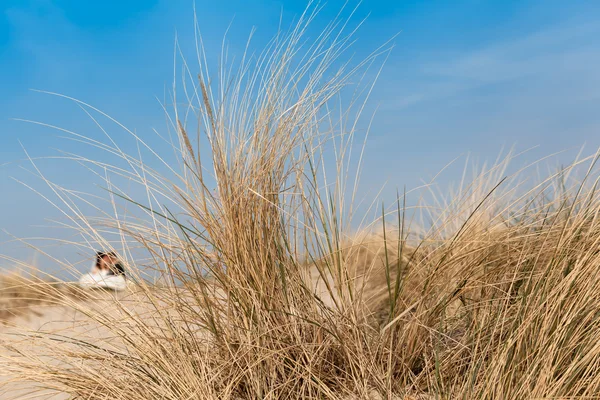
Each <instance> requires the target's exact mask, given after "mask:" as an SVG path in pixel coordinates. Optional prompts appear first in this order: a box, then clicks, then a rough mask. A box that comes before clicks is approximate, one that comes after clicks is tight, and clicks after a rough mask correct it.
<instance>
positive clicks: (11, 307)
mask: <svg viewBox="0 0 600 400" xmlns="http://www.w3.org/2000/svg"><path fill="white" fill-rule="evenodd" d="M85 295H86V293H85V292H82V291H80V290H77V288H76V287H73V286H71V285H68V284H65V283H63V282H59V281H50V280H45V279H42V278H39V277H38V276H37V275H35V274H32V273H31V272H29V273H25V272H23V271H14V272H10V273H5V274H3V275H0V324H6V323H8V322H9V321H10V320H12V319H13V318H15V317H23V316H25V317H30V318H35V317H40V316H41V312H40V310H41V307H39V306H48V305H53V304H54V305H61V304H63V301H64V298H73V299H83V298H84V297H85Z"/></svg>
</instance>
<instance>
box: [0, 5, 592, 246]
mask: <svg viewBox="0 0 600 400" xmlns="http://www.w3.org/2000/svg"><path fill="white" fill-rule="evenodd" d="M342 4H343V3H342V2H339V1H330V2H328V3H327V4H326V6H325V9H324V11H323V12H322V13H321V14H320V16H319V17H318V18H317V21H316V25H317V26H318V25H319V24H324V23H326V22H327V21H328V20H329V19H330V18H331V17H332V16H333V15H335V14H336V12H337V10H338V9H339V7H340V6H341V5H342ZM304 6H305V2H303V1H276V0H245V1H244V0H234V1H227V2H215V1H201V0H197V1H196V9H197V14H198V19H199V23H200V28H201V30H202V34H203V36H204V39H205V41H206V44H207V48H208V50H209V52H210V51H217V50H218V49H219V48H220V46H221V40H222V37H223V34H224V33H225V31H226V29H227V27H228V26H230V25H231V29H230V31H229V33H228V37H229V40H230V43H231V51H233V52H235V51H241V50H242V48H243V45H244V44H245V42H246V38H247V36H248V33H249V32H250V30H251V28H252V27H253V26H254V27H256V28H257V37H256V42H257V43H258V44H260V43H264V41H265V40H267V39H268V38H269V37H270V36H271V35H272V34H273V33H274V32H275V29H276V27H277V24H278V21H279V18H280V15H283V20H284V21H287V22H289V21H291V20H292V18H293V17H294V16H295V15H298V14H299V13H300V12H301V11H302V10H303V9H304ZM192 8H193V2H192V1H191V0H185V1H179V0H171V1H167V0H144V1H138V0H129V1H113V0H105V1H79V0H2V2H1V3H0V192H1V193H2V196H0V210H1V211H0V229H3V230H7V231H9V232H10V233H11V234H14V235H16V236H19V237H29V236H44V235H46V234H47V228H44V227H40V226H42V225H48V224H49V223H48V222H46V221H45V220H46V219H48V218H50V219H52V218H56V217H58V214H57V213H56V212H55V211H54V210H53V209H52V207H51V206H50V205H48V204H47V203H45V202H44V200H43V199H41V198H40V197H39V196H37V195H35V194H33V193H32V192H31V191H30V190H28V189H26V188H25V187H23V186H22V185H20V184H18V183H17V182H15V181H14V180H13V179H12V178H16V179H18V180H24V181H27V182H28V183H32V184H34V185H40V186H41V184H40V183H39V182H37V181H36V179H35V178H34V177H32V176H31V175H30V174H29V173H27V172H26V171H25V170H24V169H23V168H22V167H27V163H26V162H23V161H22V160H23V159H24V155H25V153H24V150H23V148H24V149H25V150H27V152H28V153H29V154H30V155H31V156H32V157H45V156H52V155H56V154H57V153H56V150H55V149H57V148H59V149H65V150H73V151H77V150H78V148H77V145H76V144H74V143H69V142H65V141H64V140H62V139H60V138H59V137H58V136H60V135H59V134H58V133H57V132H55V131H53V130H50V129H48V128H43V127H39V126H34V125H31V124H27V123H23V122H19V121H15V120H14V119H19V118H22V119H28V120H36V121H41V122H45V123H49V124H54V125H58V126H61V127H65V128H67V129H74V130H77V131H80V132H82V133H86V130H87V129H91V127H92V125H90V121H89V119H88V118H87V117H86V115H85V114H84V113H82V112H81V110H79V109H78V108H77V107H76V106H74V105H73V104H72V103H70V102H68V101H65V100H61V99H58V98H56V97H52V96H48V95H44V94H40V93H37V92H33V91H31V90H30V89H39V90H47V91H54V92H59V93H62V94H65V95H69V96H73V97H76V98H78V99H80V100H82V101H85V102H87V103H90V104H92V105H94V106H97V107H98V108H100V109H102V110H103V111H105V112H106V113H108V114H110V115H111V116H113V117H114V118H116V119H118V120H119V121H120V122H122V123H123V124H125V125H127V126H128V127H129V128H131V129H135V130H136V132H138V133H140V134H141V135H146V134H147V135H149V136H150V135H153V134H152V131H151V129H152V128H156V129H157V130H159V131H160V130H161V129H163V128H164V115H163V113H162V109H161V106H160V102H159V101H158V100H157V98H158V99H163V98H164V97H165V93H166V91H167V90H168V88H169V87H170V85H171V82H172V79H173V48H174V39H175V34H176V32H177V34H178V36H179V39H180V41H181V43H182V47H183V49H184V51H188V55H190V56H192V55H193V53H192V52H191V48H192V44H193V15H192ZM282 9H283V14H282ZM367 14H369V18H368V19H367V21H366V23H365V24H364V26H363V27H362V29H361V30H360V31H359V33H358V39H359V40H358V42H357V43H356V45H355V46H356V47H355V51H356V52H357V54H358V55H359V56H360V55H366V54H368V53H369V52H370V51H371V50H373V49H374V48H376V47H377V46H379V45H380V44H382V43H383V42H385V41H386V40H387V39H388V38H390V37H392V36H393V35H395V34H397V33H399V35H398V36H397V38H396V39H395V40H394V43H395V48H394V50H393V52H392V54H391V56H390V58H389V60H388V61H387V64H386V66H385V68H384V70H383V73H382V75H381V77H380V79H379V83H378V85H377V86H376V88H375V90H374V92H373V94H372V97H371V102H370V106H371V108H372V109H374V108H375V107H377V109H378V111H377V114H376V117H375V122H374V124H373V126H372V131H371V136H370V139H369V142H368V144H367V148H366V150H367V153H366V159H365V165H366V166H365V169H364V172H363V182H366V183H365V186H364V188H365V190H374V189H376V188H378V187H380V186H381V185H383V184H384V183H386V182H387V188H388V190H389V193H393V192H395V190H396V187H400V188H401V187H403V186H404V185H407V187H409V188H410V187H415V186H417V185H418V184H419V183H420V179H428V178H429V177H431V176H433V175H434V174H435V173H437V172H438V171H439V170H440V169H441V168H442V167H443V166H444V165H446V163H448V162H449V161H451V160H452V159H454V158H456V157H457V156H460V155H464V154H466V153H470V154H471V155H472V156H473V157H474V158H477V159H479V160H490V161H493V160H494V159H495V158H496V156H497V155H498V153H499V152H500V150H501V148H502V147H505V148H506V147H510V146H513V145H514V146H515V147H516V149H517V150H525V149H527V148H530V147H532V146H539V147H537V148H535V149H534V150H532V151H530V152H529V153H527V154H526V155H525V156H524V157H525V158H524V159H523V163H525V162H527V161H532V160H535V159H538V158H540V157H542V156H545V155H548V154H551V153H554V152H557V151H561V150H568V151H567V152H566V153H565V154H563V155H561V156H559V158H558V159H557V161H556V162H557V163H558V162H568V161H569V160H570V159H571V158H572V157H573V156H574V154H575V153H576V152H577V150H579V148H580V147H581V146H583V145H586V148H587V150H588V152H593V151H595V150H596V149H597V148H598V147H600V130H599V128H600V112H598V110H599V106H600V68H598V66H599V65H600V40H598V38H599V37H600V3H598V2H596V1H568V2H565V1H555V0H544V1H528V0H524V1H512V0H506V1H480V0H456V1H433V0H430V1H381V0H378V1H375V0H365V1H363V2H362V5H361V6H360V8H359V11H358V12H357V14H356V16H355V19H356V21H358V20H360V19H361V18H364V17H365V16H366V15H367ZM86 151H88V150H86ZM89 155H90V157H92V158H94V154H89ZM40 166H42V167H43V169H44V171H45V172H46V173H48V175H49V176H51V177H53V178H56V179H57V180H59V181H60V183H63V184H65V185H67V186H73V187H75V186H76V187H78V188H82V189H83V190H85V189H86V188H87V187H88V186H89V185H90V182H88V181H87V180H86V175H85V174H84V173H82V172H80V171H79V170H78V169H77V168H72V165H71V166H70V167H69V164H65V163H61V162H60V161H53V160H42V161H40ZM452 178H453V176H452V175H450V176H449V177H448V178H447V179H452ZM53 235H54V234H53ZM6 240H8V236H6V235H5V234H4V233H0V253H3V254H9V255H15V256H18V257H22V256H24V255H26V254H27V252H26V251H25V250H23V249H20V248H19V246H16V245H15V244H14V243H13V242H7V241H6ZM69 251H70V250H68V249H64V248H62V249H57V250H55V252H56V255H57V256H59V257H62V256H63V254H64V255H65V257H66V255H68V254H69ZM71 256H72V257H75V256H73V255H72V254H71Z"/></svg>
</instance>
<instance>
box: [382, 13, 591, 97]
mask: <svg viewBox="0 0 600 400" xmlns="http://www.w3.org/2000/svg"><path fill="white" fill-rule="evenodd" d="M599 34H600V26H599V25H598V24H591V23H586V24H577V23H573V24H569V25H568V26H561V27H553V28H549V29H546V30H543V31H540V32H535V33H532V34H529V35H528V36H525V37H522V38H517V39H513V40H509V41H505V42H501V43H493V44H490V45H488V46H486V47H483V48H480V49H475V50H473V51H470V52H467V53H461V54H456V55H453V56H440V57H439V58H438V57H437V56H436V55H435V54H430V55H429V56H428V57H427V58H428V60H427V61H425V62H424V63H422V64H421V65H420V67H419V68H418V70H416V71H414V76H410V78H411V80H410V81H408V80H407V81H404V82H400V84H401V85H403V84H404V86H405V87H404V90H402V92H403V93H404V95H402V94H401V95H400V96H399V97H398V98H397V99H396V101H394V102H393V103H388V107H389V108H397V107H408V106H412V105H415V104H418V103H422V102H428V101H436V100H440V99H443V98H448V97H452V96H456V95H459V94H462V93H464V92H468V91H471V90H476V89H481V88H485V87H490V86H492V85H495V84H499V83H510V82H511V81H523V85H525V86H533V85H536V84H538V83H539V82H542V81H543V82H544V83H545V84H546V85H547V87H548V88H550V87H552V85H553V84H555V85H557V86H558V87H560V89H561V91H563V92H562V93H557V94H559V95H561V96H565V95H569V96H575V97H579V98H581V97H582V96H583V97H586V96H590V95H591V96H594V94H593V93H597V92H598V89H600V70H599V69H598V68H597V66H598V65H599V63H600V43H599V42H598V41H597V38H598V37H599ZM590 85H592V86H590ZM538 90H539V88H538ZM564 90H566V92H564ZM582 90H583V93H582ZM541 92H544V91H543V90H542V91H541Z"/></svg>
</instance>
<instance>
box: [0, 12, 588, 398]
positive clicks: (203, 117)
mask: <svg viewBox="0 0 600 400" xmlns="http://www.w3.org/2000/svg"><path fill="white" fill-rule="evenodd" d="M315 12H316V10H314V9H310V8H309V10H308V11H307V13H306V14H304V15H303V16H302V17H301V18H300V20H299V22H298V24H297V25H296V26H295V27H292V28H291V29H290V31H289V32H287V33H280V34H279V35H277V36H276V37H275V38H274V39H273V40H272V41H271V42H270V44H269V45H268V46H267V48H266V49H265V51H264V52H263V53H260V54H259V55H257V56H252V55H251V53H250V52H249V51H247V52H246V53H245V54H244V55H243V57H242V59H241V61H239V63H238V64H236V65H237V69H235V70H234V69H227V68H222V69H221V70H220V71H219V72H218V73H217V74H216V75H212V74H211V73H209V71H208V69H207V67H206V63H205V58H204V53H203V49H202V46H201V40H200V36H198V54H199V60H200V73H199V75H198V76H197V75H196V73H195V71H193V70H192V69H191V67H190V66H189V65H188V64H186V63H185V62H184V63H183V71H184V75H185V76H184V77H183V79H184V83H183V84H182V88H183V89H182V90H183V93H184V97H185V100H186V101H187V102H188V103H189V106H188V107H185V108H184V109H180V108H176V109H175V111H174V112H173V113H172V114H169V118H170V119H169V123H170V128H171V133H172V136H171V139H169V140H167V143H171V145H172V147H171V148H170V150H172V151H173V152H174V153H175V155H176V156H175V159H176V162H172V160H170V159H168V158H166V156H160V155H159V153H158V152H157V151H156V150H150V149H149V148H148V147H147V146H146V142H145V141H144V140H143V139H142V138H141V137H140V136H138V135H137V134H135V133H134V132H132V131H129V130H127V129H125V128H124V127H123V126H120V125H119V127H120V128H122V129H123V130H124V132H126V133H128V134H129V135H130V136H131V137H133V139H134V140H135V141H136V143H137V145H138V149H139V150H137V153H136V154H137V156H134V155H132V154H128V153H125V152H124V151H123V150H122V149H121V147H119V146H118V145H117V144H116V142H114V141H113V140H112V139H110V143H108V144H105V143H101V142H98V141H97V140H94V139H92V138H88V137H85V136H82V135H78V134H75V133H72V132H70V134H72V135H74V137H75V138H76V139H77V140H80V141H84V142H87V143H88V144H90V145H92V146H96V147H100V148H102V149H104V150H106V152H107V155H108V156H111V155H112V156H115V155H116V156H117V157H120V158H121V161H122V162H121V164H119V165H112V164H107V163H106V162H103V161H93V160H89V159H86V158H84V157H80V156H72V157H73V158H74V159H75V160H76V161H78V162H80V163H84V164H86V165H88V167H89V168H90V169H92V170H96V171H100V173H99V176H100V177H103V179H104V183H105V186H106V188H107V189H108V191H107V193H108V200H109V201H108V204H109V205H110V211H103V209H102V208H101V207H100V206H98V208H97V210H100V211H101V213H100V216H97V215H95V216H93V217H90V216H86V215H84V214H83V213H82V212H80V211H79V210H80V208H78V207H75V206H73V204H75V203H76V202H77V201H82V202H83V201H87V200H85V199H83V197H82V195H81V194H80V193H78V192H77V193H75V194H73V193H74V192H73V191H69V190H67V189H65V188H61V187H60V186H58V185H55V184H53V183H51V182H50V181H48V180H45V181H46V183H47V184H48V185H49V188H50V189H51V190H52V191H53V192H54V194H55V195H56V196H58V197H59V198H60V200H62V201H63V203H64V204H65V205H66V207H65V208H66V209H67V210H68V212H67V213H66V214H67V215H68V216H69V218H70V220H69V221H70V223H71V225H72V226H73V228H74V229H76V230H78V231H79V232H80V234H82V235H83V236H84V237H85V242H86V243H90V242H101V243H103V244H105V245H106V246H105V247H107V246H111V247H112V248H114V249H115V250H116V251H118V252H119V253H120V254H123V255H124V256H128V258H130V260H128V261H129V262H128V265H129V266H130V274H131V279H133V280H135V281H136V282H137V283H138V286H137V287H138V290H137V291H136V293H134V294H132V296H133V297H132V299H133V300H134V305H135V306H134V307H131V306H130V305H128V304H127V303H125V302H115V303H114V305H113V307H115V308H116V309H118V312H117V313H116V314H115V315H111V314H107V313H106V312H104V311H103V310H100V311H99V310H95V309H92V308H88V307H84V306H82V305H80V304H78V303H77V302H70V303H69V304H68V305H69V307H73V308H76V309H78V310H80V311H82V312H85V313H86V315H88V316H89V317H90V318H91V321H92V322H91V323H90V324H91V325H93V324H96V325H100V326H102V327H103V329H108V330H109V331H110V332H111V334H110V335H106V336H104V337H100V338H95V340H94V341H93V342H92V341H91V340H89V338H86V339H83V338H82V337H77V336H72V337H69V336H68V335H65V334H64V332H62V333H61V334H60V335H54V334H53V332H45V333H43V334H41V333H39V332H38V333H36V335H34V336H31V337H30V343H31V344H34V345H35V346H36V348H38V349H39V348H43V349H44V357H43V358H42V357H38V356H36V353H35V351H37V350H28V349H27V348H23V347H19V346H17V345H15V344H12V343H8V344H5V347H7V349H8V350H10V355H9V356H5V357H4V361H5V362H3V368H5V370H6V371H8V372H9V373H10V374H12V375H13V376H14V377H16V378H15V379H22V380H24V381H25V380H32V381H35V382H37V383H38V384H40V385H42V387H46V388H50V389H56V390H60V391H62V392H65V393H67V394H69V395H71V396H72V397H73V398H86V399H106V398H114V399H154V398H161V399H184V398H185V399H191V398H219V399H221V398H232V399H246V398H252V399H259V398H260V399H268V398H272V399H275V398H277V399H279V398H331V399H347V398H419V397H420V398H465V399H471V398H482V399H483V398H489V399H498V398H511V399H521V398H522V399H529V398H577V397H580V398H591V397H593V396H595V395H596V394H597V393H599V392H600V376H599V373H600V363H599V362H600V348H599V347H598V343H600V319H599V317H600V312H599V311H598V309H599V305H600V301H599V300H600V298H599V296H600V295H599V293H600V291H599V289H600V287H599V286H600V274H598V272H599V267H598V265H599V261H600V260H599V258H600V252H599V251H598V240H599V238H600V229H599V225H598V214H599V212H600V203H599V202H598V195H597V190H596V182H597V178H598V174H597V170H596V168H595V163H596V160H597V156H593V157H589V158H586V159H582V160H576V161H575V162H574V163H573V165H571V166H570V167H569V168H567V169H566V170H564V171H559V172H558V173H556V174H555V175H551V176H550V177H548V178H545V179H541V180H540V181H538V182H536V183H531V182H527V180H525V179H522V178H523V177H524V176H523V175H524V174H526V173H528V170H527V169H525V170H523V171H518V172H517V173H515V174H511V175H507V174H506V171H507V170H506V166H507V165H508V162H509V161H510V160H511V158H512V157H510V156H509V157H507V159H506V161H505V162H500V163H498V164H497V165H494V166H492V167H490V168H485V169H483V170H482V171H481V172H480V173H479V174H478V175H476V176H475V178H474V179H473V181H472V182H463V184H462V185H460V186H459V188H458V190H457V191H455V192H454V193H452V196H446V197H444V196H442V197H440V196H438V195H435V196H424V197H423V198H422V199H421V201H420V203H419V207H418V208H417V210H422V211H421V212H418V211H415V210H414V209H411V208H410V207H408V206H407V205H406V204H407V203H406V197H405V195H404V194H400V195H399V196H398V199H397V202H396V205H395V207H393V208H392V209H391V210H390V209H387V208H382V211H381V214H380V216H379V217H378V218H376V219H377V220H376V221H373V224H368V225H367V226H366V227H364V229H363V230H362V231H361V232H360V233H356V232H353V231H352V230H351V224H350V222H351V220H352V218H353V209H352V204H353V200H354V198H355V196H356V193H355V188H356V187H357V186H356V184H355V181H354V177H353V176H352V175H351V174H350V173H349V172H350V171H351V170H352V168H351V165H353V164H351V163H350V161H349V160H350V159H351V157H350V153H351V150H352V149H353V148H354V146H355V143H354V141H353V133H354V131H353V128H354V127H355V125H354V121H355V119H356V118H358V116H359V115H360V111H361V109H362V108H361V107H362V106H361V104H362V103H360V102H358V100H360V99H361V97H360V95H365V94H368V93H369V86H367V87H366V89H364V91H361V90H355V91H354V92H352V91H349V90H348V85H349V84H350V83H356V82H358V87H359V88H360V87H362V86H361V85H360V83H361V82H362V81H361V78H363V77H365V76H366V72H365V71H366V70H365V68H367V67H370V66H372V64H373V63H374V62H376V61H377V60H378V57H379V56H384V55H385V51H386V50H385V49H382V50H380V51H377V52H375V53H374V54H373V55H372V56H371V57H369V58H367V60H366V61H364V62H358V63H355V64H352V63H351V62H342V61H341V59H342V58H343V56H344V55H345V54H346V51H347V50H348V48H349V46H350V44H351V42H352V40H353V33H354V32H353V31H352V30H351V29H350V30H348V29H349V28H348V26H347V24H346V23H345V22H344V21H334V22H332V23H331V24H330V25H329V26H327V27H326V28H325V29H324V31H323V32H322V33H321V34H320V35H319V36H318V38H317V39H316V41H310V40H306V37H305V36H306V33H307V30H308V29H309V26H310V23H311V21H312V19H313V18H314V15H315ZM225 58H226V55H224V56H223V59H225ZM367 70H368V68H367ZM196 76H197V78H196ZM352 79H354V81H353V80H352ZM348 93H350V94H352V93H354V94H356V93H358V97H353V98H352V99H351V101H339V98H340V96H343V95H346V94H348ZM357 99H358V100H357ZM173 100H174V101H173V102H174V103H176V104H177V103H178V99H177V98H174V99H173ZM362 101H364V97H362ZM78 104H80V105H81V106H82V107H83V108H84V109H86V110H87V111H88V112H89V113H90V116H92V118H94V121H97V118H98V114H99V115H100V116H101V117H107V116H106V115H103V114H102V113H101V112H99V111H98V110H96V109H94V108H92V107H90V106H88V105H87V104H84V103H81V102H78ZM336 104H337V105H340V104H341V105H342V106H341V108H339V107H338V106H336ZM357 105H358V106H357ZM336 107H337V108H336ZM94 115H95V116H94ZM113 122H114V121H113ZM98 126H99V127H100V129H101V130H102V131H103V132H104V133H106V134H108V131H107V130H106V128H104V127H103V126H102V125H100V124H99V125H98ZM200 136H202V138H203V139H200ZM109 137H110V136H109ZM143 151H145V152H147V153H150V156H149V157H152V159H153V160H154V161H155V162H156V163H157V164H156V165H155V164H151V163H150V162H149V161H148V158H146V156H142V152H143ZM359 159H360V156H359ZM157 165H158V166H160V168H162V170H163V172H161V170H160V168H159V167H158V166H157ZM581 168H584V169H583V172H582V173H580V174H577V173H576V172H573V173H572V174H571V172H572V171H576V170H578V169H580V170H581ZM586 168H587V169H586ZM577 177H578V178H579V179H580V180H577V179H578V178H577ZM123 180H124V181H123ZM118 181H121V182H126V183H127V184H128V186H119V185H118V184H117V183H116V182H118ZM132 183H137V184H138V185H140V186H141V187H142V188H143V189H144V190H143V191H142V192H141V193H143V195H142V196H140V197H133V196H132V195H130V192H131V191H130V190H129V188H130V186H129V185H130V184H132ZM138 193H139V192H138ZM124 205H127V209H126V211H122V212H119V211H120V210H121V207H124ZM132 205H133V206H135V208H136V212H135V213H133V215H132V211H131V206H132ZM420 217H423V218H422V219H421V218H420ZM425 220H427V221H430V222H429V223H427V224H426V223H423V222H420V221H425ZM375 227H377V228H375ZM114 233H116V234H117V235H113V237H118V238H119V240H118V241H110V240H108V239H107V238H108V237H110V235H111V234H114ZM140 248H141V250H143V251H144V254H145V256H146V260H145V261H144V262H143V264H144V265H145V268H146V270H148V269H149V270H152V269H153V270H154V271H155V272H156V273H158V274H160V275H161V277H162V278H163V279H164V281H163V282H166V283H165V284H164V285H163V286H162V289H161V290H153V289H151V288H150V286H149V285H147V284H146V283H145V280H144V279H141V278H142V274H143V273H144V272H145V271H144V270H142V269H141V268H139V269H136V268H135V265H136V260H134V259H133V257H132V256H131V254H133V253H134V251H138V250H140ZM129 304H131V303H129ZM141 309H143V310H144V311H143V312H140V310H141Z"/></svg>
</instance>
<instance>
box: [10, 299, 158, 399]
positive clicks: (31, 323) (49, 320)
mask: <svg viewBox="0 0 600 400" xmlns="http://www.w3.org/2000/svg"><path fill="white" fill-rule="evenodd" d="M132 297H133V296H131V295H130V294H129V295H123V294H118V293H111V292H102V291H98V292H97V293H94V294H93V299H91V300H77V301H76V302H77V304H78V305H79V306H83V307H84V308H87V309H89V310H92V311H98V312H100V313H103V314H111V315H113V316H115V317H119V316H122V315H123V312H121V311H119V309H120V307H117V305H116V304H115V300H117V301H119V302H120V303H121V305H124V309H126V310H128V311H131V312H133V313H135V314H137V315H141V314H142V313H145V312H150V310H149V309H148V308H149V306H144V305H143V303H142V302H140V301H137V300H136V299H135V298H132ZM74 301H75V300H74ZM40 332H51V333H54V334H60V335H64V336H67V337H77V338H86V340H88V341H90V342H92V343H93V341H94V339H97V338H100V337H104V336H105V335H107V334H108V333H109V331H108V329H107V328H105V327H103V326H102V325H100V324H99V323H95V322H92V321H91V320H90V318H88V317H87V316H86V315H85V313H82V312H80V311H76V310H75V309H73V308H71V307H68V306H53V305H34V306H32V307H31V310H29V312H26V313H23V315H20V316H17V317H14V318H11V319H10V320H9V321H8V322H7V323H6V324H4V325H0V342H1V344H2V346H0V382H3V383H6V382H7V381H9V380H10V379H11V376H10V375H9V373H8V372H7V371H6V369H7V367H6V365H7V364H5V363H8V364H10V358H9V357H10V356H11V355H12V354H13V353H11V352H9V351H8V350H6V347H7V345H8V346H10V345H14V346H15V347H17V348H23V346H24V344H23V343H24V336H23V335H24V333H27V334H36V333H40ZM25 346H26V347H25V349H26V350H27V351H31V350H32V348H31V345H30V344H27V345H25ZM33 350H36V349H33ZM35 353H36V356H37V355H39V356H42V357H43V353H42V350H41V349H40V352H38V351H37V350H36V351H35ZM2 364H4V365H5V366H4V367H3V366H2ZM34 390H36V393H35V394H32V391H34ZM41 398H44V399H48V398H51V399H56V400H58V399H66V398H68V396H67V395H65V394H60V393H58V394H57V393H52V392H50V391H45V392H41V393H40V392H39V388H36V386H35V384H33V383H23V382H15V383H7V384H6V385H4V387H3V388H2V389H0V399H11V400H14V399H41Z"/></svg>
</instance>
